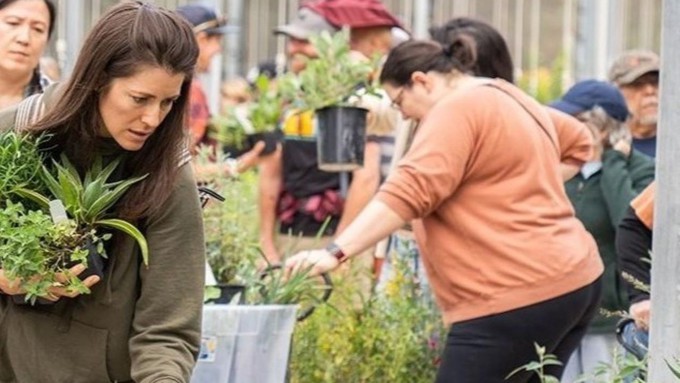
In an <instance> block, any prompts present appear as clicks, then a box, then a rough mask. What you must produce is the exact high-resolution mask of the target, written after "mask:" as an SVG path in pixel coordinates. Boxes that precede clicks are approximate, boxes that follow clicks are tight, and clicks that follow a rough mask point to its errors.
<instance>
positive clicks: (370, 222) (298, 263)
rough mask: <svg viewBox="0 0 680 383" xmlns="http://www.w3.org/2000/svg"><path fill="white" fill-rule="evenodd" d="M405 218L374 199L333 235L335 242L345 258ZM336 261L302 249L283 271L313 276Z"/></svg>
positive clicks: (359, 251)
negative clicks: (337, 234) (339, 231)
mask: <svg viewBox="0 0 680 383" xmlns="http://www.w3.org/2000/svg"><path fill="white" fill-rule="evenodd" d="M404 223H406V221H405V220H404V219H403V218H401V217H400V216H399V215H398V214H397V213H396V212H395V211H394V210H392V209H391V208H390V207H389V206H387V205H386V204H384V203H382V202H380V201H378V200H376V199H373V200H371V202H369V203H368V205H367V206H366V207H365V208H364V210H363V211H362V212H361V213H360V214H359V216H358V217H357V218H356V219H355V220H354V221H353V222H352V223H351V224H350V225H349V226H347V228H346V229H345V230H344V231H343V232H342V233H341V234H340V235H339V236H338V237H337V238H336V240H335V244H336V245H338V246H339V247H340V249H342V251H343V252H344V254H345V255H346V256H347V257H353V256H355V255H357V254H360V253H361V252H362V251H364V250H366V249H368V248H369V247H371V246H373V245H375V244H376V243H378V241H380V240H381V239H383V238H385V237H386V236H388V235H389V234H390V233H392V232H393V231H395V230H397V229H398V228H400V227H401V226H403V225H404ZM338 265H339V262H338V260H337V259H336V258H335V257H333V256H331V255H330V253H328V251H326V250H312V251H303V252H300V253H298V254H296V255H294V256H293V257H290V258H288V259H287V260H286V274H287V275H291V274H293V273H296V272H298V271H300V270H306V269H308V268H310V269H311V271H310V272H311V274H312V275H316V274H320V273H324V272H326V271H330V270H333V269H335V268H336V267H337V266H338Z"/></svg>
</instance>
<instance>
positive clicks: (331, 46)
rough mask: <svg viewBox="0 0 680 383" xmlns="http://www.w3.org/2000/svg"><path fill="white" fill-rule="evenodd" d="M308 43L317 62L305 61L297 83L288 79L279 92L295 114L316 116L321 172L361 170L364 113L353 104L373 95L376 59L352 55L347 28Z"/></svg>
mask: <svg viewBox="0 0 680 383" xmlns="http://www.w3.org/2000/svg"><path fill="white" fill-rule="evenodd" d="M310 40H311V42H312V44H313V45H314V47H315V48H316V51H317V53H318V57H316V58H314V59H311V60H309V61H307V65H306V67H305V69H304V70H303V71H302V72H301V73H300V74H299V75H298V76H297V77H296V78H295V77H293V76H292V75H289V76H287V79H286V80H285V81H284V82H283V84H282V88H284V91H285V92H286V94H287V97H288V98H290V99H291V102H292V103H293V105H294V106H296V107H298V109H299V110H303V111H304V110H313V111H314V113H315V116H316V120H317V148H318V162H319V168H320V169H321V170H324V171H330V172H346V171H352V170H354V169H357V168H359V167H361V166H362V165H363V160H364V147H365V143H366V117H367V113H368V110H366V109H365V108H361V107H357V106H356V104H357V103H358V101H359V100H360V98H361V97H362V96H363V95H365V94H367V93H373V87H372V86H371V84H370V80H369V78H370V75H371V73H373V72H374V71H375V68H376V65H375V64H376V60H373V61H371V60H367V59H366V58H365V57H363V56H361V55H360V54H355V53H353V52H352V51H351V50H350V46H349V31H348V30H347V29H344V30H342V31H341V32H338V33H335V34H333V35H331V34H329V33H327V32H324V33H322V34H320V35H318V36H313V37H312V38H311V39H310ZM360 56H361V57H360Z"/></svg>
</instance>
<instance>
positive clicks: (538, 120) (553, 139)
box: [485, 83, 561, 157]
mask: <svg viewBox="0 0 680 383" xmlns="http://www.w3.org/2000/svg"><path fill="white" fill-rule="evenodd" d="M485 85H488V86H492V87H494V88H496V89H498V90H500V91H501V92H503V93H505V94H507V95H508V96H510V98H512V99H513V100H515V102H517V103H518V104H519V105H520V106H521V107H522V108H523V109H524V110H525V111H526V112H527V113H528V114H529V115H530V116H531V117H532V118H533V119H534V121H536V123H537V124H538V126H540V127H541V130H542V131H543V132H544V133H545V134H546V135H547V136H548V139H549V140H550V143H552V145H553V146H554V147H555V150H557V156H558V157H560V156H561V151H560V145H559V142H558V141H557V137H556V136H555V134H554V131H553V134H551V133H550V130H548V128H546V127H545V125H544V123H543V122H541V118H539V117H538V116H537V115H536V114H535V113H534V111H533V110H531V109H530V108H529V107H528V106H527V105H526V104H525V103H524V102H523V101H522V100H520V99H518V98H517V97H515V95H514V94H512V93H511V92H510V91H508V90H507V89H504V88H503V87H501V86H498V85H496V84H494V83H487V84H485Z"/></svg>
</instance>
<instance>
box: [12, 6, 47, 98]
mask: <svg viewBox="0 0 680 383" xmlns="http://www.w3.org/2000/svg"><path fill="white" fill-rule="evenodd" d="M55 18H56V11H55V9H54V4H53V3H52V1H51V0H36V1H26V0H0V110H2V109H5V108H7V107H9V106H12V105H14V104H16V103H18V102H19V101H21V100H22V99H24V98H25V97H28V96H30V95H32V94H34V93H39V92H42V91H43V89H44V87H45V86H47V84H48V83H49V80H48V79H47V78H45V77H44V76H42V75H41V73H40V56H41V55H42V54H43V51H44V50H45V47H46V46H47V42H48V41H49V39H50V37H51V36H52V31H53V30H54V21H55Z"/></svg>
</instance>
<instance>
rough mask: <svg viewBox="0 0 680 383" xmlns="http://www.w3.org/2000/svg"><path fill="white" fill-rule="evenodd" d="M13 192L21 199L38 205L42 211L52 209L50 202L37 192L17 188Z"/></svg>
mask: <svg viewBox="0 0 680 383" xmlns="http://www.w3.org/2000/svg"><path fill="white" fill-rule="evenodd" d="M13 192H14V193H15V194H16V195H18V196H20V197H23V198H26V199H29V200H31V201H33V202H35V203H37V204H38V205H39V206H40V207H41V208H42V209H46V210H49V208H50V200H49V199H48V198H47V197H45V196H44V195H42V194H40V193H38V192H36V191H33V190H29V189H25V188H16V189H14V190H13Z"/></svg>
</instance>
